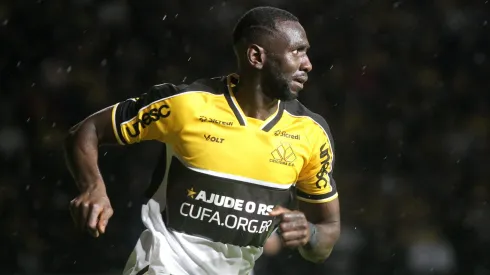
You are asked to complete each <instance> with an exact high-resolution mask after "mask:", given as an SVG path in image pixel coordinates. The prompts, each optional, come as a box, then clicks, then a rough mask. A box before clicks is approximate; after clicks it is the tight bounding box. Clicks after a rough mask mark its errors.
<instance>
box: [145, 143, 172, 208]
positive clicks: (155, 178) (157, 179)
mask: <svg viewBox="0 0 490 275" xmlns="http://www.w3.org/2000/svg"><path fill="white" fill-rule="evenodd" d="M162 147H163V148H162V150H161V153H160V157H159V159H158V161H157V164H156V166H155V169H154V170H153V174H152V175H151V180H150V185H149V186H148V188H147V189H146V191H145V196H146V198H148V199H151V198H152V197H153V195H155V193H156V192H157V190H158V188H159V187H160V185H161V184H162V182H163V179H164V178H165V172H166V170H167V169H166V168H167V146H166V145H165V144H164V145H163V146H162Z"/></svg>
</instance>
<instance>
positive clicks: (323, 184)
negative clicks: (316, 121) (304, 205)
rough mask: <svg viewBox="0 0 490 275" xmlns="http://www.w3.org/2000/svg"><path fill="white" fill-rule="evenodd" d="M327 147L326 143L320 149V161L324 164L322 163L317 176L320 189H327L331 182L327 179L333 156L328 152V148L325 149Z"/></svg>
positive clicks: (317, 185) (317, 184)
mask: <svg viewBox="0 0 490 275" xmlns="http://www.w3.org/2000/svg"><path fill="white" fill-rule="evenodd" d="M326 146H327V144H326V143H324V144H323V145H322V146H321V147H320V160H321V161H322V162H321V167H320V171H318V173H317V174H316V179H317V180H316V187H317V188H318V189H323V188H327V186H329V181H328V179H327V177H328V170H327V167H328V163H329V162H330V159H331V156H330V153H329V151H328V147H327V148H325V147H326Z"/></svg>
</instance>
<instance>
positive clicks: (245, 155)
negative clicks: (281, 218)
mask: <svg viewBox="0 0 490 275" xmlns="http://www.w3.org/2000/svg"><path fill="white" fill-rule="evenodd" d="M238 80H239V78H238V76H237V75H235V74H231V75H228V76H224V77H218V78H211V79H202V80H198V81H196V82H194V83H192V84H189V85H180V86H175V85H172V84H161V85H156V86H154V87H152V88H151V89H150V90H149V92H147V93H145V94H143V95H141V96H140V97H137V98H131V99H128V100H125V101H123V102H120V103H118V104H116V105H114V107H113V111H112V121H113V128H114V133H115V135H116V137H117V140H118V142H119V143H120V144H132V143H137V142H141V141H144V140H157V141H160V142H163V143H165V144H166V147H167V150H166V156H165V160H166V162H164V163H165V164H164V165H162V167H157V169H159V170H161V171H162V173H161V175H162V176H161V178H159V179H157V181H158V183H159V186H158V188H156V189H155V190H156V192H155V193H154V194H152V200H153V201H156V202H158V203H159V205H160V208H159V211H163V209H166V213H165V214H166V215H165V221H164V224H165V225H164V226H165V227H166V229H169V230H171V231H172V232H178V233H179V234H185V235H190V236H198V237H200V238H203V239H206V240H209V241H211V242H215V243H222V244H229V245H233V246H237V247H256V248H260V247H262V246H263V244H264V242H265V240H266V239H267V237H268V236H269V235H270V234H271V233H272V231H273V230H274V229H275V227H276V226H277V224H278V220H275V219H273V218H272V217H270V216H268V215H267V213H268V211H270V210H272V208H273V207H274V206H275V205H287V204H288V203H289V202H290V200H291V199H292V197H291V195H295V196H296V199H298V200H302V201H306V202H309V203H323V202H328V201H330V200H333V199H335V198H336V197H337V190H336V185H335V181H334V179H333V177H332V173H333V167H334V162H335V157H334V149H333V139H332V137H331V135H330V131H329V127H328V125H327V123H326V122H325V120H324V119H323V118H322V117H321V116H319V115H317V114H315V113H313V112H311V111H309V110H308V109H307V108H306V107H304V106H303V105H302V104H301V103H300V102H299V101H297V100H293V101H288V102H283V101H279V102H278V108H277V111H276V112H275V113H274V114H272V115H271V116H270V117H269V118H268V119H266V120H265V121H262V120H258V119H255V118H251V117H247V116H245V115H244V113H243V111H242V110H241V109H240V106H239V104H238V103H237V101H236V100H235V96H234V87H235V84H236V83H237V81H238ZM153 180H155V179H153ZM293 186H295V188H294V192H291V190H292V187H293ZM153 214H154V215H160V212H159V213H153ZM149 215H150V216H151V215H152V214H151V213H150V214H149Z"/></svg>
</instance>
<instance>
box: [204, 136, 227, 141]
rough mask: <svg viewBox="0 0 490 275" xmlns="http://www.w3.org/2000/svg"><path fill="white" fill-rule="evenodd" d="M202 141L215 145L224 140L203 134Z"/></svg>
mask: <svg viewBox="0 0 490 275" xmlns="http://www.w3.org/2000/svg"><path fill="white" fill-rule="evenodd" d="M204 139H206V141H209V142H216V143H223V141H224V140H225V139H224V138H220V137H215V136H212V135H208V134H204Z"/></svg>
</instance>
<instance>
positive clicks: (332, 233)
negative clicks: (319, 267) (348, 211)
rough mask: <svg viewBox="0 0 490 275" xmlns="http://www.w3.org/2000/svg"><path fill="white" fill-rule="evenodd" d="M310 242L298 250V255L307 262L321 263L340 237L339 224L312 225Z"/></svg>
mask: <svg viewBox="0 0 490 275" xmlns="http://www.w3.org/2000/svg"><path fill="white" fill-rule="evenodd" d="M314 228H315V229H314V231H316V232H314V233H313V234H312V236H311V239H310V242H309V243H308V244H307V245H305V246H302V247H300V248H299V252H300V254H301V255H302V256H303V258H305V259H306V260H308V261H311V262H317V263H320V262H323V261H325V260H326V259H327V258H328V257H329V256H330V254H331V253H332V250H333V247H334V245H335V243H336V242H337V240H338V238H339V236H340V222H330V223H321V224H315V225H314Z"/></svg>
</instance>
